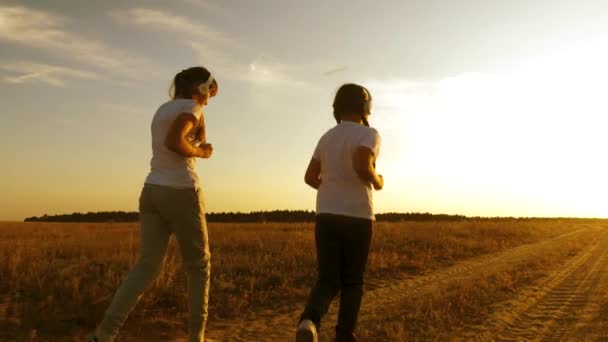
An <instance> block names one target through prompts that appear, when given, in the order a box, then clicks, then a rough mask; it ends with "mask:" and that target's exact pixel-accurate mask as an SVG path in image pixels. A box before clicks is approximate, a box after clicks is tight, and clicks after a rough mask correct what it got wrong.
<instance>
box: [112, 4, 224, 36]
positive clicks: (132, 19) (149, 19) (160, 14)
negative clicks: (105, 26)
mask: <svg viewBox="0 0 608 342" xmlns="http://www.w3.org/2000/svg"><path fill="white" fill-rule="evenodd" d="M110 15H111V16H112V17H114V18H115V19H117V20H118V21H120V22H123V23H132V24H137V25H140V26H147V27H150V28H154V29H157V30H159V31H172V32H175V33H179V34H182V35H187V36H189V37H197V38H198V39H203V40H205V41H212V42H216V43H219V42H221V43H223V44H231V43H234V42H232V41H231V39H229V38H228V37H227V36H226V35H224V34H223V33H222V32H220V31H217V30H215V29H213V28H211V27H209V26H207V25H204V24H202V23H199V22H195V21H193V20H191V19H189V18H186V17H183V16H179V15H175V14H171V13H168V12H167V11H161V10H157V9H150V8H131V9H128V10H124V11H115V12H112V13H111V14H110Z"/></svg>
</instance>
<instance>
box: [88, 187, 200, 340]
mask: <svg viewBox="0 0 608 342" xmlns="http://www.w3.org/2000/svg"><path fill="white" fill-rule="evenodd" d="M139 213H140V223H141V248H140V253H139V259H138V260H137V263H136V264H135V266H134V267H133V269H132V270H131V272H129V275H128V276H127V278H126V279H125V280H124V282H123V283H122V285H121V286H120V288H119V289H118V291H117V292H116V294H115V295H114V299H113V300H112V303H111V304H110V307H109V308H108V309H107V310H106V312H105V315H104V319H103V321H102V322H101V324H100V325H99V327H98V329H97V334H98V338H99V340H100V342H106V341H113V340H114V338H115V337H116V335H117V334H118V330H119V329H120V327H121V326H122V324H123V323H124V321H125V320H126V318H127V316H128V314H129V312H130V311H131V310H132V309H133V307H134V306H135V304H137V302H138V300H139V298H140V296H141V295H142V294H143V292H144V290H145V289H146V288H147V287H148V285H150V283H151V282H152V281H153V280H154V279H155V278H156V277H157V276H158V274H159V272H160V270H161V268H162V264H163V260H164V258H165V253H166V251H167V246H168V244H169V238H170V236H171V234H175V237H176V238H177V241H178V243H179V248H180V251H181V255H182V260H183V263H184V266H185V269H186V272H187V274H188V309H189V312H190V315H189V333H190V341H191V342H200V341H204V336H205V324H206V322H207V302H208V299H209V275H210V258H211V254H210V253H209V243H208V237H207V225H206V222H205V210H204V206H203V200H202V195H201V191H200V189H194V188H192V189H175V188H171V187H166V186H161V185H152V184H145V185H144V188H143V190H142V192H141V196H140V198H139Z"/></svg>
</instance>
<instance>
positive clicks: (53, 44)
mask: <svg viewBox="0 0 608 342" xmlns="http://www.w3.org/2000/svg"><path fill="white" fill-rule="evenodd" d="M69 23H70V20H68V18H65V17H63V16H60V15H56V14H53V13H50V12H45V11H42V10H38V9H32V8H27V7H0V40H4V41H7V42H11V43H15V44H21V45H25V46H28V47H33V48H37V49H41V50H46V51H49V52H51V53H54V54H57V55H60V56H61V57H67V58H70V59H75V60H78V61H80V62H82V63H85V64H88V65H90V66H93V67H95V68H99V69H104V70H107V71H110V72H112V71H114V72H117V73H121V74H124V75H127V76H129V77H131V78H134V77H135V76H136V72H135V67H136V66H138V65H142V64H145V61H144V60H142V59H138V58H134V57H132V56H130V55H129V54H127V53H126V52H123V51H120V50H118V49H115V48H113V47H111V46H109V45H107V44H104V43H103V42H100V41H96V40H94V39H90V38H88V37H84V36H81V35H79V34H77V33H74V32H70V31H69V30H68V28H67V26H68V24H69Z"/></svg>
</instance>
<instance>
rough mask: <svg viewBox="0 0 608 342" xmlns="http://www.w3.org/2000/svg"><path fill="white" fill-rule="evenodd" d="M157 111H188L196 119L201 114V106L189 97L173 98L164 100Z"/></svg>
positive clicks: (171, 112) (179, 112)
mask: <svg viewBox="0 0 608 342" xmlns="http://www.w3.org/2000/svg"><path fill="white" fill-rule="evenodd" d="M158 111H159V113H165V115H179V114H181V113H190V114H192V115H194V116H195V117H196V118H197V119H198V118H200V116H201V106H200V105H199V104H198V103H196V102H195V101H193V100H191V99H173V100H169V101H167V102H165V103H164V104H162V105H161V106H160V108H159V109H158Z"/></svg>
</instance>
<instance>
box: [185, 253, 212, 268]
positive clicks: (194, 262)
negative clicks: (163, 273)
mask: <svg viewBox="0 0 608 342" xmlns="http://www.w3.org/2000/svg"><path fill="white" fill-rule="evenodd" d="M184 266H185V267H186V270H187V271H188V272H190V273H193V272H201V273H209V270H210V268H211V253H209V251H205V252H204V253H203V254H202V255H201V257H197V258H191V259H189V260H185V262H184Z"/></svg>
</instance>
